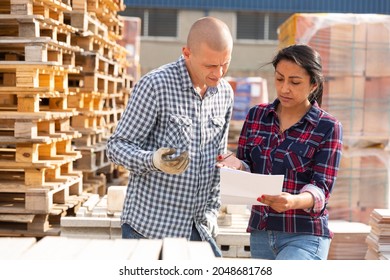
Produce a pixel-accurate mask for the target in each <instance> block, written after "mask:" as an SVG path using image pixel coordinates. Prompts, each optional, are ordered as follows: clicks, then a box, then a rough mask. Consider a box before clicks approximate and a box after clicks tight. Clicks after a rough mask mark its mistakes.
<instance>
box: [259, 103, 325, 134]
mask: <svg viewBox="0 0 390 280" xmlns="http://www.w3.org/2000/svg"><path fill="white" fill-rule="evenodd" d="M279 103H280V101H279V99H277V98H276V99H275V100H274V102H272V103H271V104H270V105H269V106H268V108H267V112H266V115H267V116H268V114H270V113H273V114H276V107H277V106H278V104H279ZM320 112H321V109H320V107H319V106H318V103H317V101H312V106H311V108H310V110H309V111H308V112H307V113H306V115H305V120H306V121H308V122H310V123H311V124H313V126H315V127H316V126H317V124H318V122H319V119H320Z"/></svg>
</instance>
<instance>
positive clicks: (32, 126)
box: [0, 112, 81, 145]
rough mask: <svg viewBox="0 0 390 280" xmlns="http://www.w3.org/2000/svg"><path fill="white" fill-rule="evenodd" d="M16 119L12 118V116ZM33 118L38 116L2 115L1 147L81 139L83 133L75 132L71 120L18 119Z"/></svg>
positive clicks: (10, 113)
mask: <svg viewBox="0 0 390 280" xmlns="http://www.w3.org/2000/svg"><path fill="white" fill-rule="evenodd" d="M12 115H13V116H14V118H10V116H12ZM25 115H27V116H32V115H34V116H35V115H36V114H24V113H22V112H20V113H16V112H1V113H0V120H1V124H0V145H1V144H4V143H5V144H9V143H26V142H27V143H46V144H50V143H53V142H61V141H69V140H74V139H76V138H79V137H81V133H79V132H78V131H75V130H73V129H72V128H71V127H70V126H69V124H70V118H69V117H67V118H63V119H47V120H39V119H33V118H31V120H30V122H29V121H28V120H27V119H23V118H21V119H18V117H20V116H25ZM38 115H39V114H38ZM68 145H69V144H68Z"/></svg>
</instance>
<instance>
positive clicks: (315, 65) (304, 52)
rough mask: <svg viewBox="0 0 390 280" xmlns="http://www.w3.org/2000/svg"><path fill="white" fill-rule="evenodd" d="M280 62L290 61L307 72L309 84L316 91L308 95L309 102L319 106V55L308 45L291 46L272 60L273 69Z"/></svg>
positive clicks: (320, 88)
mask: <svg viewBox="0 0 390 280" xmlns="http://www.w3.org/2000/svg"><path fill="white" fill-rule="evenodd" d="M281 60H289V61H292V62H294V63H296V64H297V65H299V66H301V67H303V68H304V69H305V70H306V71H307V73H308V74H309V75H310V83H311V84H317V88H316V90H315V91H313V92H312V93H310V95H309V98H308V99H309V101H310V102H312V101H314V100H315V101H317V103H318V105H319V106H321V103H322V92H323V88H324V85H323V84H324V76H323V73H322V62H321V56H320V55H319V53H318V52H317V51H315V50H314V49H313V48H312V47H310V46H308V45H303V44H302V45H291V46H288V47H286V48H284V49H281V50H280V51H279V52H278V53H277V54H276V56H275V57H274V59H273V60H272V65H273V66H274V68H275V69H276V66H277V65H278V63H279V62H280V61H281Z"/></svg>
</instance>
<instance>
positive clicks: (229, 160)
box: [216, 153, 242, 170]
mask: <svg viewBox="0 0 390 280" xmlns="http://www.w3.org/2000/svg"><path fill="white" fill-rule="evenodd" d="M216 167H228V168H232V169H238V170H242V163H241V160H239V159H238V158H237V157H236V156H235V155H234V154H233V153H227V154H223V155H218V156H217V164H216Z"/></svg>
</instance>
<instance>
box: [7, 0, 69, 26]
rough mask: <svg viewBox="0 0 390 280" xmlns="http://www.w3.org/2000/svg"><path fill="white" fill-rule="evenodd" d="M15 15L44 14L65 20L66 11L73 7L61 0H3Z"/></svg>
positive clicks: (58, 19)
mask: <svg viewBox="0 0 390 280" xmlns="http://www.w3.org/2000/svg"><path fill="white" fill-rule="evenodd" d="M3 2H5V4H6V7H9V11H5V12H8V13H9V14H13V15H32V14H35V15H42V16H43V17H45V18H50V19H52V20H56V21H59V22H61V23H62V22H63V21H64V12H70V11H71V10H72V7H71V6H70V5H69V3H67V2H63V1H60V0H32V1H31V0H3Z"/></svg>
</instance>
